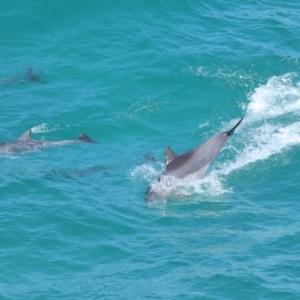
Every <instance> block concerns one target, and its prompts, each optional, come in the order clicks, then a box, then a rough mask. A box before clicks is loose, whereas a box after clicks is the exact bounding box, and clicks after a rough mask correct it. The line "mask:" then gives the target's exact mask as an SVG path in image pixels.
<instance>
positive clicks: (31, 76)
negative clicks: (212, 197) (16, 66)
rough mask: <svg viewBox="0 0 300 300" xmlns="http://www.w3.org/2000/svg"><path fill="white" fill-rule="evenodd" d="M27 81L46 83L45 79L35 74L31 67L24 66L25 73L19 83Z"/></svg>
mask: <svg viewBox="0 0 300 300" xmlns="http://www.w3.org/2000/svg"><path fill="white" fill-rule="evenodd" d="M27 81H33V82H38V83H46V81H44V80H42V79H41V78H40V77H39V76H38V75H36V74H35V73H34V69H33V68H31V67H26V75H25V77H24V79H23V80H22V81H21V82H20V83H21V84H23V83H25V82H27Z"/></svg>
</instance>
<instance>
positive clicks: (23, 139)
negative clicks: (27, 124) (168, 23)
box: [0, 129, 98, 154]
mask: <svg viewBox="0 0 300 300" xmlns="http://www.w3.org/2000/svg"><path fill="white" fill-rule="evenodd" d="M78 143H91V144H98V143H97V142H95V141H93V140H92V139H91V138H90V137H89V136H88V135H87V134H86V133H82V134H81V135H80V136H79V137H78V139H77V140H63V141H41V140H33V139H31V129H29V130H27V131H25V132H24V133H23V134H22V135H21V136H20V137H19V138H18V139H17V140H16V141H13V142H3V143H0V153H6V154H19V153H24V152H28V151H34V150H42V149H46V148H51V147H57V146H65V145H73V144H78Z"/></svg>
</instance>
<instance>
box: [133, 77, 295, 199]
mask: <svg viewBox="0 0 300 300" xmlns="http://www.w3.org/2000/svg"><path fill="white" fill-rule="evenodd" d="M248 98H249V104H248V106H247V107H244V110H245V112H246V114H245V119H244V121H243V123H242V124H241V126H240V128H238V130H237V134H236V135H235V138H234V139H232V140H231V141H230V142H228V143H227V144H226V146H225V151H226V153H227V155H225V157H227V158H226V159H225V160H226V161H224V158H223V159H217V160H216V162H215V163H214V164H213V165H212V168H211V170H210V171H209V173H208V174H207V175H206V177H205V178H204V179H201V180H191V181H183V180H179V179H174V178H173V179H170V178H166V180H165V181H162V182H160V183H159V184H157V183H154V188H156V189H160V192H163V193H164V194H165V195H166V197H170V196H174V195H184V196H189V195H192V194H201V195H207V196H216V195H220V194H224V193H228V192H232V191H233V190H234V187H227V186H226V183H227V182H226V181H227V178H228V176H230V175H231V174H232V173H233V172H235V171H237V170H239V171H243V170H244V171H245V172H246V166H248V165H251V164H253V165H255V164H257V163H258V162H259V161H264V162H266V163H268V161H270V158H271V157H272V156H275V155H279V156H282V155H283V154H284V153H286V152H287V151H289V150H290V149H291V148H292V147H294V146H297V145H300V121H298V116H299V113H300V81H299V80H298V76H297V74H295V73H288V74H284V75H282V76H274V77H271V78H270V79H269V80H268V82H267V83H266V84H265V85H261V86H259V87H257V88H256V89H255V90H254V91H253V93H251V94H249V95H248ZM235 121H236V120H235ZM233 123H234V120H231V121H230V122H228V123H227V124H222V127H223V128H230V126H231V125H232V124H233ZM187 150H188V149H187ZM223 157H224V156H223ZM279 161H280V160H279ZM282 163H283V162H282ZM279 164H280V162H279ZM279 167H280V165H279ZM162 169H163V167H162V166H161V168H160V170H159V171H158V170H157V169H156V168H154V166H151V168H150V169H149V168H148V167H145V165H143V166H140V167H137V168H136V169H135V170H133V171H132V172H131V176H132V177H133V178H136V177H138V178H141V177H142V178H143V180H144V181H148V182H151V181H153V180H155V179H156V178H157V176H158V174H160V173H161V171H162Z"/></svg>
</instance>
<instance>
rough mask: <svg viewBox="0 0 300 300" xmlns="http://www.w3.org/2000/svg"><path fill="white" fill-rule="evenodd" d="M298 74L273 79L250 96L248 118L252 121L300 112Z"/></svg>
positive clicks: (288, 74)
mask: <svg viewBox="0 0 300 300" xmlns="http://www.w3.org/2000/svg"><path fill="white" fill-rule="evenodd" d="M297 77H298V76H297V74H295V73H287V74H284V75H282V76H274V77H271V78H270V79H269V80H268V82H267V84H266V85H261V86H259V87H258V88H256V89H255V90H254V93H252V94H250V95H248V97H249V99H250V103H249V105H248V108H247V116H248V117H251V118H252V119H254V118H255V119H261V118H264V119H266V118H269V117H278V116H281V115H284V114H287V113H298V114H299V112H300V82H299V81H297Z"/></svg>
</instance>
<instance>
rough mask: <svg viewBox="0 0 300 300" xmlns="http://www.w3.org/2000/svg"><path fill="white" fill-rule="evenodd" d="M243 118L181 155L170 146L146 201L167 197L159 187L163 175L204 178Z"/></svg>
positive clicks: (149, 188) (180, 177) (147, 193)
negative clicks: (164, 166) (163, 164)
mask: <svg viewBox="0 0 300 300" xmlns="http://www.w3.org/2000/svg"><path fill="white" fill-rule="evenodd" d="M242 120H243V118H241V119H240V121H239V122H238V123H237V124H236V125H235V126H234V127H233V128H232V129H230V130H229V131H225V132H222V133H219V134H217V135H215V136H213V137H212V138H210V139H209V140H207V141H206V142H205V143H204V144H202V145H200V146H198V147H196V148H194V149H193V150H191V151H188V152H186V153H183V154H181V155H176V154H175V153H174V152H173V151H172V149H171V148H170V147H169V146H168V147H167V148H166V151H165V160H166V168H165V170H164V171H163V172H162V174H161V175H160V176H159V177H158V179H156V180H155V181H154V182H152V184H151V185H150V186H149V187H148V189H147V191H146V196H145V202H146V203H150V202H154V201H158V200H161V199H162V198H164V197H165V195H164V194H163V193H162V192H161V189H160V187H159V183H160V181H161V179H162V176H173V177H175V178H179V179H191V178H198V179H201V178H203V177H204V175H205V172H206V171H207V169H208V167H209V165H210V164H211V162H212V161H213V160H214V159H215V158H216V157H217V155H218V154H219V153H220V151H221V150H222V148H223V146H224V144H225V143H226V141H227V139H228V137H229V136H231V135H232V134H233V133H234V131H235V129H236V128H237V127H238V126H239V125H240V123H241V122H242Z"/></svg>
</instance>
